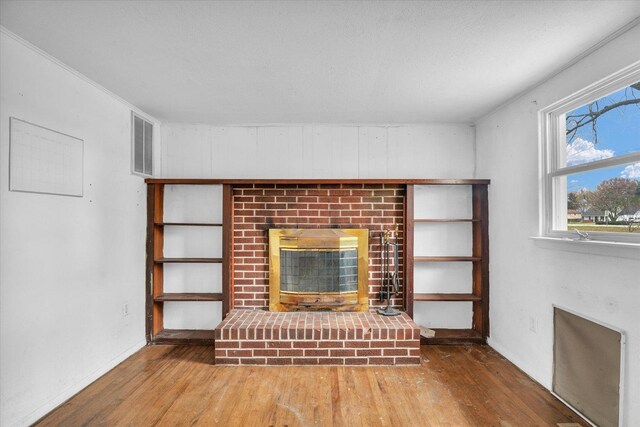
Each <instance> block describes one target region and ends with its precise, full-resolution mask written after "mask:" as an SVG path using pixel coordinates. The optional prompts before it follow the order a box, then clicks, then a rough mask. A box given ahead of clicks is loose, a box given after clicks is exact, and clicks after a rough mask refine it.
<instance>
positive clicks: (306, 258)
mask: <svg viewBox="0 0 640 427" xmlns="http://www.w3.org/2000/svg"><path fill="white" fill-rule="evenodd" d="M357 291H358V250H357V249H345V250H339V249H338V250H329V251H325V250H318V251H306V250H291V249H280V292H307V293H308V292H315V293H319V292H357Z"/></svg>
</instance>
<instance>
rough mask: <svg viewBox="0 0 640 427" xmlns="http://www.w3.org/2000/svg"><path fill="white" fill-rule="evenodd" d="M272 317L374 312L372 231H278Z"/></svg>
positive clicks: (272, 256)
mask: <svg viewBox="0 0 640 427" xmlns="http://www.w3.org/2000/svg"><path fill="white" fill-rule="evenodd" d="M269 246H270V247H269V263H270V274H269V286H270V292H269V298H270V302H269V307H270V309H271V310H272V311H293V310H343V311H359V310H365V309H366V308H367V306H368V298H367V293H368V278H367V276H368V272H367V270H368V268H367V264H368V230H366V229H313V230H309V229H294V230H287V229H272V230H270V232H269Z"/></svg>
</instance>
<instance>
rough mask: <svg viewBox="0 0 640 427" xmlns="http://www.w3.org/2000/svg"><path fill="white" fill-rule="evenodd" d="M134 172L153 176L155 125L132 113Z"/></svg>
mask: <svg viewBox="0 0 640 427" xmlns="http://www.w3.org/2000/svg"><path fill="white" fill-rule="evenodd" d="M131 128H132V132H131V137H132V140H133V141H132V145H133V161H132V163H133V172H134V173H139V174H142V175H148V176H152V175H153V123H151V122H148V121H147V120H145V119H143V118H142V117H140V116H138V115H137V114H136V113H134V112H133V111H132V112H131Z"/></svg>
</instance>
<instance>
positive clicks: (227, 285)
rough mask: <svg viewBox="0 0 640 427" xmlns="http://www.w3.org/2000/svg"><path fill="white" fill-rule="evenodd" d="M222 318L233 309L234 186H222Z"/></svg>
mask: <svg viewBox="0 0 640 427" xmlns="http://www.w3.org/2000/svg"><path fill="white" fill-rule="evenodd" d="M222 295H223V296H222V318H223V319H224V318H225V317H227V315H228V314H229V312H230V311H231V310H232V309H233V186H231V185H230V184H224V185H223V186H222Z"/></svg>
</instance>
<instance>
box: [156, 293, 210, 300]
mask: <svg viewBox="0 0 640 427" xmlns="http://www.w3.org/2000/svg"><path fill="white" fill-rule="evenodd" d="M153 300H154V301H222V293H164V294H160V295H158V296H156V297H154V298H153Z"/></svg>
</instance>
